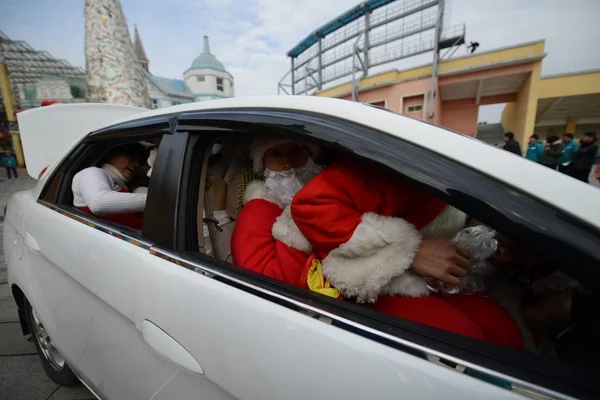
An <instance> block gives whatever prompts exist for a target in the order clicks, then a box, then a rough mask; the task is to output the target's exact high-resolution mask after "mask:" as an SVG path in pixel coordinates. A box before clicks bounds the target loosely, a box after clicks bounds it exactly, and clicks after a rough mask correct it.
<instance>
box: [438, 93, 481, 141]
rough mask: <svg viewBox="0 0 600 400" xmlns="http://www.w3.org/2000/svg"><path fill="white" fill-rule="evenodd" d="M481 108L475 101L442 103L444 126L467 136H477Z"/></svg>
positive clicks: (442, 122) (442, 123)
mask: <svg viewBox="0 0 600 400" xmlns="http://www.w3.org/2000/svg"><path fill="white" fill-rule="evenodd" d="M478 111H479V106H478V105H477V104H475V102H474V101H473V99H465V100H452V101H443V102H442V121H441V124H440V125H442V126H444V127H446V128H448V129H452V130H453V131H456V132H460V133H464V134H466V135H471V136H477V114H478Z"/></svg>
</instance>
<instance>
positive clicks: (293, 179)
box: [263, 157, 322, 208]
mask: <svg viewBox="0 0 600 400" xmlns="http://www.w3.org/2000/svg"><path fill="white" fill-rule="evenodd" d="M321 169H322V168H321V167H319V166H318V165H316V164H315V163H314V162H313V160H312V159H311V158H310V157H309V158H308V161H307V162H306V164H304V166H303V167H300V168H296V169H292V170H289V171H283V172H276V171H271V170H269V169H266V170H265V175H264V176H265V186H264V188H263V190H264V195H265V197H266V198H267V199H269V200H270V201H272V202H274V203H276V204H278V205H279V206H280V207H281V208H285V207H286V206H287V205H289V204H290V203H291V202H292V199H293V198H294V196H295V195H296V193H298V191H299V190H300V189H302V187H303V186H304V185H306V184H307V183H308V182H309V181H310V180H311V179H312V178H314V177H315V175H317V174H318V173H319V172H321Z"/></svg>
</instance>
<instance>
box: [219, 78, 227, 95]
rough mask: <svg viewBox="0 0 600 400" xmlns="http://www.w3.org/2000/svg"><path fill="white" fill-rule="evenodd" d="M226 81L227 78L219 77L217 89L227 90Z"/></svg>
mask: <svg viewBox="0 0 600 400" xmlns="http://www.w3.org/2000/svg"><path fill="white" fill-rule="evenodd" d="M219 81H220V82H219ZM224 82H225V79H223V78H217V90H218V91H219V92H224V91H225V83H224Z"/></svg>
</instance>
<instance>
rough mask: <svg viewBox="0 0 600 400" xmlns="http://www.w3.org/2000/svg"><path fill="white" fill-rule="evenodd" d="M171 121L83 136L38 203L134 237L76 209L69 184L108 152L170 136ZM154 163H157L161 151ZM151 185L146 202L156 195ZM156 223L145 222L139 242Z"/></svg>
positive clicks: (146, 122)
mask: <svg viewBox="0 0 600 400" xmlns="http://www.w3.org/2000/svg"><path fill="white" fill-rule="evenodd" d="M170 119H171V116H166V117H158V118H147V119H142V120H137V121H132V122H128V123H123V124H119V125H114V126H109V127H107V128H104V129H101V130H99V131H96V132H94V133H91V134H90V135H88V136H86V137H85V138H83V139H82V140H81V141H80V142H79V143H78V144H77V145H76V146H75V147H74V148H73V150H72V151H71V152H70V153H69V154H68V155H67V156H66V157H65V158H63V159H62V160H61V161H60V162H59V164H58V165H57V167H56V168H55V169H54V170H53V171H52V172H51V174H50V176H49V177H48V180H47V181H46V183H45V185H44V187H43V188H42V190H41V191H40V195H39V196H38V202H39V203H41V204H44V205H47V206H49V207H50V208H51V209H53V210H56V211H59V210H60V212H63V213H66V214H67V215H69V214H71V215H74V216H75V217H77V219H78V220H79V221H81V222H85V221H89V222H93V223H95V224H96V225H98V226H102V227H105V228H107V229H109V230H113V231H116V232H118V233H121V234H123V235H126V236H129V237H133V235H134V230H133V229H131V228H129V227H126V226H123V225H119V224H116V223H114V222H111V221H107V220H105V219H103V218H101V217H98V216H95V215H92V214H88V213H84V212H83V211H80V210H78V209H76V208H75V207H74V206H73V204H72V200H73V195H72V189H71V184H72V180H73V177H74V176H75V174H76V173H77V172H79V171H81V170H82V169H84V168H86V167H88V166H91V165H94V164H95V163H96V162H98V160H99V159H100V158H101V157H102V156H103V155H104V154H106V153H107V152H108V151H109V150H110V149H111V148H114V147H116V146H120V145H124V144H127V143H135V142H140V141H147V140H152V139H156V138H158V137H160V136H161V135H162V136H163V137H164V136H166V134H169V133H171V129H170V124H172V121H171V120H170ZM156 160H157V161H158V162H160V150H159V154H158V156H157V158H156ZM150 182H151V183H150V186H149V187H148V198H151V197H152V193H157V190H152V189H151V187H152V186H153V183H152V182H153V180H151V181H150ZM155 223H156V220H154V219H148V218H145V219H144V223H143V227H142V230H141V240H144V241H146V240H150V239H149V235H150V232H156V228H155V226H154V225H155Z"/></svg>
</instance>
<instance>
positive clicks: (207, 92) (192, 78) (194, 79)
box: [183, 36, 235, 101]
mask: <svg viewBox="0 0 600 400" xmlns="http://www.w3.org/2000/svg"><path fill="white" fill-rule="evenodd" d="M183 78H184V81H185V84H186V86H187V87H188V88H189V89H190V90H191V92H192V93H193V94H194V99H195V100H196V101H203V100H212V99H221V98H227V97H233V96H234V94H235V91H234V83H233V76H232V75H231V74H230V73H229V72H227V70H226V69H225V67H224V66H223V64H222V63H221V62H220V61H219V60H218V59H217V57H215V55H214V54H212V53H211V52H210V45H209V43H208V36H204V51H203V52H202V53H201V54H200V55H199V56H198V57H196V59H195V60H194V61H193V62H192V65H191V66H190V68H188V70H187V71H185V72H184V73H183Z"/></svg>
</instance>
